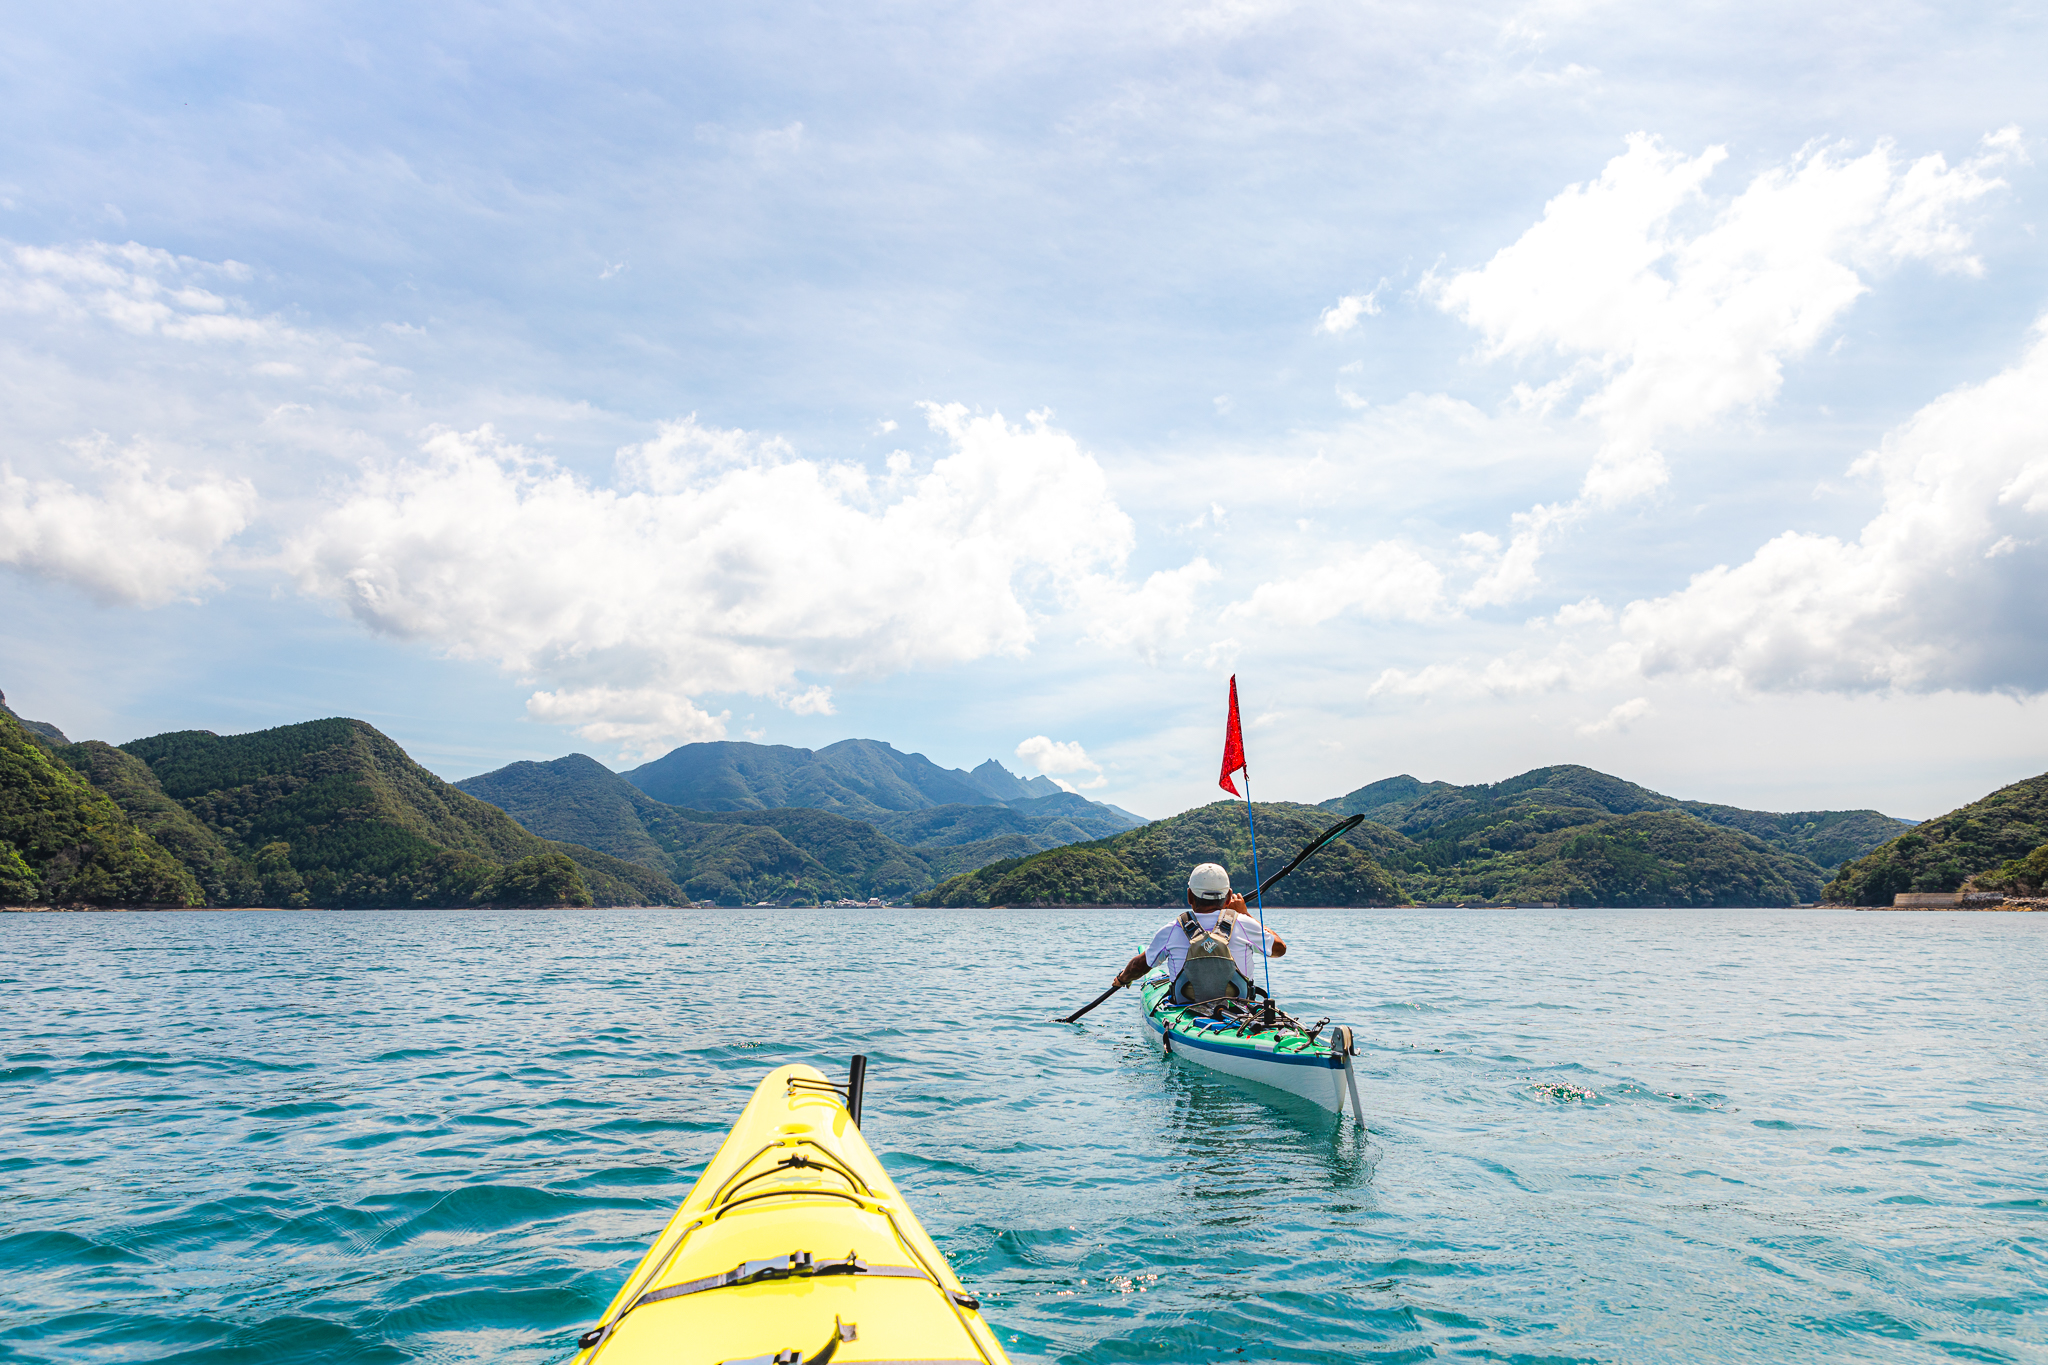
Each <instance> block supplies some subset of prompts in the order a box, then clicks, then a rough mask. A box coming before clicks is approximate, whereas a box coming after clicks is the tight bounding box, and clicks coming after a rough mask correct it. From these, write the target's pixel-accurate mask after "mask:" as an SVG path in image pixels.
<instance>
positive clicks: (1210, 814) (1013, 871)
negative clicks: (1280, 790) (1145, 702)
mask: <svg viewBox="0 0 2048 1365" xmlns="http://www.w3.org/2000/svg"><path fill="white" fill-rule="evenodd" d="M1253 811H1254V813H1255V814H1256V816H1257V818H1258V822H1259V845H1260V849H1261V853H1262V856H1263V857H1265V858H1267V859H1278V860H1279V861H1277V862H1273V863H1271V864H1270V865H1268V866H1266V867H1265V868H1264V869H1263V870H1264V871H1265V872H1267V873H1268V874H1270V873H1272V872H1274V871H1276V870H1278V868H1279V867H1280V866H1281V865H1283V864H1284V863H1285V861H1286V859H1287V858H1290V857H1292V856H1293V854H1294V852H1295V850H1297V849H1299V848H1300V847H1302V846H1303V845H1304V844H1306V843H1307V842H1308V841H1309V840H1311V839H1313V838H1314V837H1315V836H1316V835H1317V834H1318V833H1320V832H1321V831H1322V830H1323V829H1324V828H1326V827H1327V826H1328V825H1329V823H1330V819H1329V816H1328V814H1327V813H1326V812H1324V811H1321V810H1318V809H1317V808H1316V807H1314V806H1299V805H1294V804H1291V803H1277V802H1276V803H1267V802H1259V803H1257V804H1256V805H1255V806H1254V807H1253ZM1364 828H1365V827H1363V826H1361V830H1363V829H1364ZM1395 837H1396V838H1398V837H1399V836H1395ZM1374 838H1375V834H1371V833H1368V834H1363V835H1361V832H1360V830H1354V831H1353V832H1352V834H1351V835H1348V836H1346V838H1344V839H1342V840H1339V841H1337V842H1336V843H1333V844H1331V845H1329V846H1328V847H1326V848H1324V849H1323V850H1322V851H1321V852H1319V853H1318V854H1316V856H1315V857H1314V858H1312V859H1310V860H1309V861H1308V862H1307V863H1304V864H1303V865H1302V867H1301V868H1300V870H1299V871H1297V872H1295V873H1294V875H1293V876H1291V877H1289V878H1288V879H1287V880H1285V881H1283V882H1281V883H1280V884H1279V885H1278V886H1276V887H1274V888H1273V894H1272V895H1271V896H1269V897H1268V898H1267V903H1268V904H1271V905H1386V904H1399V903H1401V902H1402V901H1404V900H1405V899H1406V897H1404V896H1403V895H1402V894H1401V890H1400V888H1399V887H1398V886H1397V885H1396V884H1395V881H1394V879H1393V878H1392V877H1391V876H1389V875H1388V873H1387V870H1386V869H1385V868H1383V867H1381V866H1380V865H1379V864H1378V863H1377V862H1375V861H1374V860H1373V858H1372V856H1371V854H1370V853H1369V852H1368V850H1369V849H1370V848H1371V847H1372V846H1373V841H1374ZM1197 863H1221V864H1223V866H1225V867H1226V868H1228V869H1229V870H1230V880H1231V884H1232V885H1233V886H1236V887H1238V888H1240V889H1241V890H1247V891H1248V890H1249V889H1250V888H1251V887H1252V885H1253V881H1252V849H1251V837H1250V835H1249V834H1248V833H1247V832H1246V828H1245V812H1244V807H1243V806H1242V805H1240V804H1238V803H1236V802H1232V801H1218V802H1216V803H1215V804H1213V805H1208V806H1203V807H1200V808H1199V809H1196V810H1191V811H1186V812H1184V813H1182V814H1180V815H1176V816H1172V817H1170V818H1168V819H1165V820H1155V821H1153V822H1152V823H1151V824H1149V825H1146V826H1144V827H1143V828H1142V829H1134V830H1131V831H1129V832H1127V833H1124V834H1119V835H1116V836H1115V837H1113V838H1109V839H1099V840H1096V841H1094V842H1092V843H1086V844H1069V845H1067V846H1066V847H1064V848H1056V849H1052V850H1050V851H1049V852H1045V853H1036V854H1033V855H1031V856H1030V857H1028V858H1018V859H1012V860H1008V861H1005V862H1000V863H992V864H990V865H989V866H987V867H984V868H981V869H980V870H978V871H976V872H971V873H967V874H964V875H962V876H958V877H954V878H952V879H950V880H948V881H946V882H944V883H942V884H940V885H939V886H938V887H936V888H934V889H933V890H932V891H930V892H928V893H926V894H925V895H923V896H920V897H918V901H917V903H918V904H919V905H944V906H974V905H1178V904H1181V903H1182V898H1183V896H1184V895H1185V893H1186V889H1187V876H1188V869H1189V868H1191V867H1193V866H1194V865H1195V864H1197Z"/></svg>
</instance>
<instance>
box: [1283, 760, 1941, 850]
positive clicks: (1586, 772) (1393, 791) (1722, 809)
mask: <svg viewBox="0 0 2048 1365" xmlns="http://www.w3.org/2000/svg"><path fill="white" fill-rule="evenodd" d="M1322 806H1323V809H1325V810H1328V811H1332V812H1334V813H1337V814H1341V815H1350V814H1354V813H1358V814H1363V815H1364V816H1365V817H1366V818H1367V819H1368V820H1372V821H1376V822H1378V823H1380V824H1383V825H1386V826H1388V827H1389V828H1391V829H1395V830H1398V831H1400V832H1401V833H1403V834H1407V835H1410V836H1412V837H1414V838H1417V839H1423V838H1435V837H1440V836H1441V832H1442V831H1443V830H1444V829H1445V828H1446V827H1448V826H1451V825H1454V824H1458V823H1459V822H1461V821H1469V820H1472V819H1475V818H1479V817H1484V816H1489V815H1495V814H1499V813H1502V812H1505V811H1510V810H1520V811H1528V810H1544V811H1553V812H1567V813H1568V812H1573V811H1576V812H1579V813H1580V818H1581V819H1582V820H1584V821H1588V822H1590V821H1593V820H1597V819H1598V818H1599V817H1600V816H1602V815H1638V814H1642V813H1645V812H1648V811H1682V812H1684V813H1685V814H1687V815H1691V816H1695V817H1697V818H1698V819H1701V820H1704V821H1706V822H1707V823H1708V824H1713V825H1721V826H1724V827H1726V828H1728V829H1732V830H1738V831H1740V832H1741V833H1744V834H1748V835H1753V836H1755V837H1756V838H1758V839H1761V840H1762V841H1763V842H1765V843H1767V844H1769V845H1771V846H1772V847H1773V848H1776V849H1778V850H1780V851H1781V852H1784V853H1790V854H1795V855H1797V856H1798V857H1800V858H1804V859H1807V860H1809V861H1811V862H1813V863H1814V864H1816V865H1817V866H1818V867H1819V868H1820V869H1821V870H1822V871H1823V872H1824V873H1825V872H1830V871H1832V870H1833V869H1835V868H1837V867H1840V866H1841V865H1842V864H1843V863H1844V862H1846V861H1848V860H1849V859H1850V858H1853V857H1856V856H1858V855H1860V854H1863V853H1867V852H1869V851H1870V850H1871V849H1873V848H1876V847H1877V846H1878V845H1879V844H1882V843H1884V842H1885V841H1886V840H1888V839H1893V838H1896V837H1897V836H1898V835H1900V834H1902V833H1904V832H1905V831H1907V830H1909V829H1911V828H1912V822H1911V821H1907V820H1900V819H1897V818H1895V817H1893V816H1889V815H1880V814H1879V813H1878V812H1876V811H1874V810H1850V811H1797V812H1792V813H1779V812H1774V811H1757V810H1743V809H1741V808H1740V807H1736V806H1726V805H1720V804H1717V803H1715V802H1709V801H1680V800H1678V799H1676V798H1674V797H1669V796H1665V795H1663V794H1662V793H1659V792H1653V791H1651V790H1650V789H1649V788H1647V787H1642V786H1638V785H1637V784H1636V783H1634V782H1630V781H1627V780H1625V779H1623V778H1619V777H1614V776H1611V775H1610V774H1607V773H1603V772H1596V771H1595V770H1593V769H1592V768H1585V767H1580V766H1579V765H1577V764H1561V765H1558V766H1556V767H1550V768H1536V769H1532V770H1531V771H1529V772H1526V773H1523V774H1521V775H1520V776H1518V777H1511V778H1508V779H1507V780H1506V781H1504V782H1495V783H1490V784H1484V785H1480V786H1472V787H1458V786H1453V785H1452V784H1450V783H1448V782H1419V781H1417V780H1416V779H1415V778H1413V777H1409V776H1407V775H1405V774H1404V775H1402V776H1400V777H1390V778H1385V779H1383V780H1381V781H1378V782H1374V783H1371V784H1370V785H1368V786H1364V787H1360V788H1359V789H1358V790H1356V791H1353V792H1349V793H1347V794H1346V795H1343V796H1339V797H1336V798H1334V799H1332V800H1329V801H1325V802H1323V803H1322ZM1559 827H1561V825H1560V826H1559Z"/></svg>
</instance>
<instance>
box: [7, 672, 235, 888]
mask: <svg viewBox="0 0 2048 1365" xmlns="http://www.w3.org/2000/svg"><path fill="white" fill-rule="evenodd" d="M51 728H54V727H51ZM57 738H58V739H60V740H61V739H62V738H63V736H62V734H61V733H60V734H58V735H57ZM204 901H205V892H204V891H203V890H202V889H201V888H200V885H199V883H198V881H196V880H195V879H194V878H193V876H192V874H191V873H190V872H188V871H186V870H185V868H184V866H183V865H182V864H181V863H179V861H178V860H177V858H175V857H174V856H172V854H171V853H170V852H169V851H168V850H166V849H165V848H164V847H163V846H162V845H160V844H158V843H157V842H156V840H154V839H152V838H150V837H149V835H147V834H145V833H144V832H143V831H141V830H140V829H138V828H136V826H135V823H134V822H133V821H132V820H130V819H129V818H128V817H127V815H125V814H124V813H123V812H122V811H121V808H120V807H119V806H117V805H115V804H114V802H113V801H111V800H109V799H108V798H107V796H106V795H105V794H104V793H102V792H99V791H97V790H95V789H94V788H93V786H92V784H91V783H89V782H87V781H86V780H85V779H84V778H83V777H80V776H79V775H78V774H77V773H76V772H73V771H72V770H71V769H70V768H69V767H68V766H66V765H65V764H64V763H62V762H60V761H59V760H58V759H57V757H56V755H55V754H54V753H53V752H52V751H51V743H50V741H49V739H48V738H47V737H46V736H44V735H40V734H34V733H32V732H31V731H29V730H27V729H26V728H24V727H23V726H22V724H21V723H20V721H18V720H17V719H16V718H15V716H14V714H13V712H11V711H0V904H7V905H36V904H42V905H69V904H85V905H160V906H171V907H177V906H187V905H199V904H202V903H203V902H204Z"/></svg>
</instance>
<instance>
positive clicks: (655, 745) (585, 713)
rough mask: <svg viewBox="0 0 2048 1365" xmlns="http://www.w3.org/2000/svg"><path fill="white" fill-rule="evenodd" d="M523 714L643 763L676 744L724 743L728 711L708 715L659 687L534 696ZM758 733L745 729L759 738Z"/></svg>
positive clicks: (612, 688) (590, 690)
mask: <svg viewBox="0 0 2048 1365" xmlns="http://www.w3.org/2000/svg"><path fill="white" fill-rule="evenodd" d="M526 714H528V715H529V716H532V717H533V718H534V719H535V720H537V721H542V722H544V723H546V724H549V725H573V726H575V727H576V733H577V734H579V735H581V736H583V737H584V738H585V739H588V740H591V741H593V742H595V743H598V744H610V745H615V746H617V747H618V749H619V751H620V753H621V754H622V755H623V756H624V757H626V758H627V759H629V760H634V761H638V762H647V761H649V760H651V759H656V758H659V757H661V756H662V755H663V754H665V753H667V752H668V751H669V750H670V749H673V748H674V747H675V746H676V745H678V744H694V743H700V742H703V741H706V740H714V739H724V738H725V725H726V722H727V721H729V720H731V719H732V713H731V712H730V711H722V712H720V713H719V714H718V715H715V716H714V715H711V714H710V713H708V712H706V711H705V710H703V709H702V708H701V707H699V706H697V705H695V704H694V703H692V702H691V701H690V699H689V698H688V697H685V696H682V695H680V694H678V693H675V692H670V691H667V690H665V689H662V688H655V687H642V688H619V687H602V686H600V687H584V688H580V689H578V690H576V691H575V692H572V693H562V694H557V693H554V692H547V691H541V692H535V693H534V694H533V695H532V696H530V697H528V698H527V699H526ZM761 733H762V732H761V731H759V730H749V731H747V735H748V737H749V738H753V739H758V738H759V737H760V735H761Z"/></svg>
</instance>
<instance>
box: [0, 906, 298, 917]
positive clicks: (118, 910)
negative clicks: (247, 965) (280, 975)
mask: <svg viewBox="0 0 2048 1365" xmlns="http://www.w3.org/2000/svg"><path fill="white" fill-rule="evenodd" d="M248 910H282V911H284V912H286V913H288V914H293V915H298V914H311V913H315V912H317V913H321V914H326V913H330V912H329V911H328V909H327V907H326V906H324V905H0V913H5V914H9V915H78V914H123V915H125V914H137V915H142V914H164V913H176V912H178V911H196V912H198V913H201V914H208V915H214V914H222V913H233V912H236V911H248Z"/></svg>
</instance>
